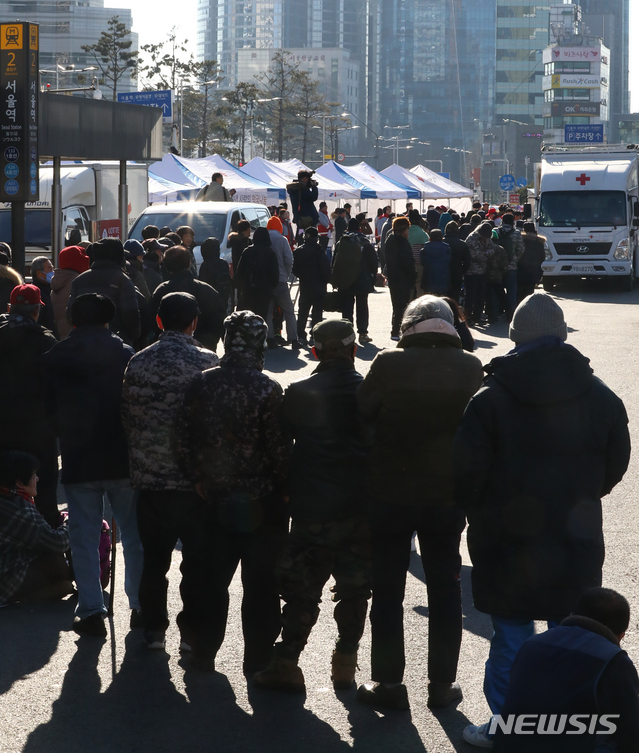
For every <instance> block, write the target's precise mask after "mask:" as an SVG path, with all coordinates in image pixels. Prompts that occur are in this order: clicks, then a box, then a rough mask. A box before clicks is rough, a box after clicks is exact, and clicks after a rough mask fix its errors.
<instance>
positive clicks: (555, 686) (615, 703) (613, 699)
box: [494, 615, 639, 753]
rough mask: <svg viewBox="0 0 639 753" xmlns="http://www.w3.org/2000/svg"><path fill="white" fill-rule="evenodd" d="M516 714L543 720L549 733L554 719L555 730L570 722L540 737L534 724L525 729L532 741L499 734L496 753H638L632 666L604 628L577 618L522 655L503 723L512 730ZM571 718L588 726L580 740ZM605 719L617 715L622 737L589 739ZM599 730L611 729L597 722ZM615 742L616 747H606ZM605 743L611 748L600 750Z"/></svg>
mask: <svg viewBox="0 0 639 753" xmlns="http://www.w3.org/2000/svg"><path fill="white" fill-rule="evenodd" d="M518 714H539V715H542V714H545V715H546V719H545V722H544V728H546V729H547V726H546V725H548V723H549V721H550V720H551V715H556V718H555V719H554V720H553V727H554V729H557V727H559V728H561V727H562V725H563V724H564V722H565V727H564V732H563V733H562V734H557V735H548V734H543V736H542V735H539V734H538V726H537V724H532V723H531V724H530V727H527V728H526V729H527V731H528V730H529V731H532V732H533V734H526V735H516V734H512V733H510V734H504V731H503V729H502V728H499V729H498V731H497V734H496V735H495V744H494V750H495V751H496V752H497V753H499V751H502V752H505V751H507V752H508V753H533V752H534V753H538V751H542V750H543V751H544V753H591V752H592V753H595V751H599V750H601V751H602V753H603V751H604V750H606V751H609V750H617V751H619V753H629V752H630V751H636V750H637V740H639V678H638V677H637V672H636V670H635V667H634V665H633V663H632V661H631V660H630V658H629V657H628V655H627V654H626V652H625V651H622V650H621V648H620V647H619V642H618V641H617V638H616V637H615V635H613V633H612V632H611V631H610V630H609V629H608V628H607V627H605V625H602V624H601V623H599V622H596V621H595V620H592V619H589V618H588V617H582V616H578V615H573V616H571V617H568V618H567V619H566V620H564V621H563V623H562V624H561V625H560V626H559V627H557V628H554V629H553V630H548V631H547V632H545V633H541V634H540V635H536V636H534V637H533V638H530V639H529V640H527V641H526V642H525V643H524V645H523V646H522V647H521V649H520V650H519V653H518V654H517V656H516V658H515V661H514V663H513V667H512V669H511V671H510V682H509V685H508V692H507V693H506V700H505V702H504V706H503V708H502V710H501V717H502V720H503V722H506V723H507V722H508V717H509V716H510V715H518ZM573 714H578V715H580V717H582V718H580V719H579V721H578V723H581V724H586V727H587V728H586V730H583V733H582V734H576V733H575V730H576V729H579V727H578V726H577V724H575V723H574V722H571V721H570V718H571V716H572V715H573ZM604 714H613V715H614V714H619V718H618V719H611V720H610V722H609V723H612V724H615V725H616V727H617V731H616V732H615V733H614V734H604V735H596V734H594V731H593V734H590V733H589V730H590V726H591V723H592V716H593V715H604ZM564 715H565V716H564ZM562 719H563V720H564V721H562ZM535 721H536V720H535ZM582 729H583V728H582ZM596 729H597V730H598V731H599V732H602V731H604V729H605V727H604V725H602V724H601V722H598V723H597V728H596ZM567 732H572V734H566V733H567ZM611 743H616V746H617V747H616V748H615V747H610V748H609V747H607V746H609V745H610V744H611ZM604 744H606V746H605V747H601V748H600V747H598V746H603V745H604Z"/></svg>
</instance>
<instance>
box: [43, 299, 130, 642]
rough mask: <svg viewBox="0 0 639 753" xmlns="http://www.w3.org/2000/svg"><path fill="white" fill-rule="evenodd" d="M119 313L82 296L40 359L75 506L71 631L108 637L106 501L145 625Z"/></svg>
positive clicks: (48, 413)
mask: <svg viewBox="0 0 639 753" xmlns="http://www.w3.org/2000/svg"><path fill="white" fill-rule="evenodd" d="M114 316H115V306H114V304H113V302H112V301H111V300H110V299H109V298H107V297H106V296H103V295H99V294H97V293H87V294H85V295H81V296H78V297H77V298H76V299H75V301H74V302H73V304H72V306H71V324H72V325H73V329H72V330H71V332H70V333H69V335H68V337H66V338H65V339H64V340H62V342H60V343H58V344H57V345H56V346H55V347H53V348H52V349H51V350H50V351H48V352H47V353H45V354H44V356H42V374H43V386H42V400H43V406H44V414H45V418H46V420H47V422H48V424H49V426H50V427H51V429H52V431H53V432H54V434H55V435H56V436H57V437H59V439H60V454H61V455H62V474H61V483H62V485H63V487H64V492H65V496H66V498H67V502H68V505H69V534H70V537H71V554H72V556H73V568H74V572H75V580H76V583H77V585H78V604H77V607H76V613H75V619H74V623H73V629H74V630H75V631H76V632H77V633H80V634H81V635H91V636H96V637H104V636H106V627H105V625H104V616H105V614H106V611H107V610H106V607H105V605H104V599H103V595H102V586H101V584H100V557H99V553H98V544H99V541H100V533H101V530H102V519H103V518H104V500H105V498H108V500H109V503H110V505H111V509H112V510H113V516H114V518H115V520H116V522H117V525H118V529H119V531H120V536H121V538H122V548H123V549H124V559H125V563H126V564H125V578H124V590H125V591H126V595H127V597H128V600H129V608H130V609H131V619H130V626H131V627H132V628H133V627H141V618H140V602H139V599H138V589H139V586H140V576H141V575H142V544H141V543H140V537H139V535H138V526H137V520H136V502H137V492H135V491H134V490H133V489H132V488H131V480H130V477H129V476H130V474H129V458H128V451H127V439H126V434H125V433H124V427H123V426H122V419H121V417H120V410H121V397H122V377H123V376H124V371H125V369H126V366H127V364H128V362H129V361H130V359H131V356H132V355H133V354H134V350H133V348H131V347H130V346H129V345H126V344H125V343H124V342H122V340H121V339H120V338H119V337H118V336H117V335H115V334H114V333H113V332H110V331H109V329H108V324H109V322H110V321H111V320H112V319H113V317H114ZM111 598H113V584H112V586H111Z"/></svg>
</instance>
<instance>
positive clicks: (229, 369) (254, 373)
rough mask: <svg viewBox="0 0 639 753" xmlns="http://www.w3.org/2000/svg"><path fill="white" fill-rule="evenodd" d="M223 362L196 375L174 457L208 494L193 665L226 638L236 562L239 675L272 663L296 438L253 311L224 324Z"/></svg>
mask: <svg viewBox="0 0 639 753" xmlns="http://www.w3.org/2000/svg"><path fill="white" fill-rule="evenodd" d="M224 327H225V336H224V350H225V354H224V357H223V358H222V361H221V363H220V368H217V369H208V370H207V371H205V372H204V373H202V374H201V375H197V376H195V377H194V378H193V381H192V382H191V384H190V386H189V387H188V389H187V391H186V395H185V398H184V404H183V406H182V407H181V409H180V411H179V413H178V420H177V426H176V437H177V443H176V445H177V452H178V463H179V465H180V467H181V469H182V472H183V474H184V475H185V476H186V477H187V478H189V479H190V480H191V481H192V482H193V483H194V484H195V488H196V491H197V493H198V494H199V495H200V496H201V497H202V498H203V499H205V500H206V502H207V506H206V511H207V514H206V516H205V517H204V518H203V519H202V521H201V522H202V525H201V529H202V531H203V536H204V540H203V547H204V548H203V555H202V557H201V563H200V564H201V567H202V569H203V573H202V577H203V581H202V582H203V583H204V584H205V586H204V589H205V590H204V593H203V599H204V600H205V602H206V606H207V608H208V609H209V626H210V630H209V635H210V636H211V642H210V643H207V645H205V646H204V645H199V646H198V645H196V646H194V647H193V653H192V656H191V663H192V664H193V665H194V666H195V667H197V668H199V669H202V670H209V671H213V670H214V669H215V655H216V653H217V651H218V650H219V648H220V646H221V645H222V641H223V640H224V632H225V629H226V619H227V615H228V607H229V595H228V587H229V584H230V582H231V580H232V578H233V574H234V573H235V570H236V569H237V566H238V564H239V563H240V562H241V564H242V586H243V589H244V595H243V599H242V629H243V633H244V671H245V672H255V671H257V670H260V669H264V667H265V666H266V665H267V664H268V663H269V661H270V659H271V655H272V652H273V643H274V642H275V639H276V638H277V636H278V634H279V632H280V597H279V590H278V585H277V580H276V578H275V566H276V563H277V562H278V560H279V557H280V555H281V552H282V549H283V546H284V543H285V541H286V534H287V532H288V512H287V510H286V506H285V500H287V497H286V496H285V495H286V494H287V490H286V483H287V476H288V474H287V470H288V468H287V466H288V458H289V455H290V452H291V450H292V442H291V441H289V440H288V439H287V437H286V436H285V434H284V432H283V430H282V424H281V406H282V388H281V387H280V386H279V384H278V383H277V382H275V381H274V380H272V379H270V378H269V377H268V376H266V374H263V373H262V370H263V368H264V353H265V350H266V348H267V344H266V334H267V327H266V324H265V322H264V320H263V319H262V318H261V317H260V316H256V315H255V314H253V312H251V311H236V312H234V313H233V314H231V316H229V317H227V318H226V320H225V321H224Z"/></svg>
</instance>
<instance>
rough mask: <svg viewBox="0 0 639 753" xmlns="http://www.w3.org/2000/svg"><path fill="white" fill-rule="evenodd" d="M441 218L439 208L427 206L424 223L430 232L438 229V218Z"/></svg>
mask: <svg viewBox="0 0 639 753" xmlns="http://www.w3.org/2000/svg"><path fill="white" fill-rule="evenodd" d="M440 216H441V210H440V208H439V207H433V206H429V207H428V211H427V212H426V222H427V223H428V227H429V228H430V229H431V230H434V229H435V228H439V218H440Z"/></svg>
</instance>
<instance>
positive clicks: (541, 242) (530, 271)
mask: <svg viewBox="0 0 639 753" xmlns="http://www.w3.org/2000/svg"><path fill="white" fill-rule="evenodd" d="M521 238H522V240H523V242H524V253H523V254H522V255H521V256H520V257H519V261H518V262H517V304H518V305H519V304H520V303H521V302H522V301H523V300H524V298H526V297H527V296H529V295H532V294H533V293H534V292H535V288H536V287H537V285H538V284H539V283H540V281H541V278H542V276H543V272H542V270H541V265H542V264H543V263H544V260H545V258H546V250H545V244H546V239H545V238H544V236H543V235H538V234H537V229H536V228H535V223H534V222H524V227H523V233H522V234H521Z"/></svg>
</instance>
